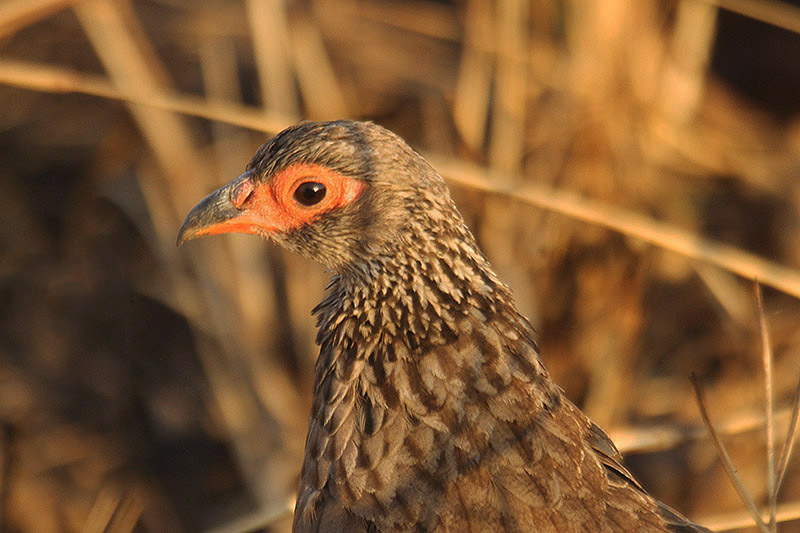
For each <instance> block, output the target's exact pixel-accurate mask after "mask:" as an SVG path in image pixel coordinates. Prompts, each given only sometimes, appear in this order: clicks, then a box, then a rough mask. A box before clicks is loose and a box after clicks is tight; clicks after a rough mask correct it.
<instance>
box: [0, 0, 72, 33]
mask: <svg viewBox="0 0 800 533" xmlns="http://www.w3.org/2000/svg"><path fill="white" fill-rule="evenodd" d="M78 1H80V0H5V2H4V3H3V4H0V38H2V37H5V36H7V35H12V34H14V33H15V32H17V31H19V30H21V29H22V28H24V27H26V26H30V25H31V24H34V23H35V22H37V21H39V20H42V19H44V18H47V17H49V16H50V15H52V14H53V13H56V12H58V11H61V10H62V9H64V8H65V7H68V6H69V5H71V4H74V3H76V2H78Z"/></svg>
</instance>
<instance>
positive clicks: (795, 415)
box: [775, 381, 800, 492]
mask: <svg viewBox="0 0 800 533" xmlns="http://www.w3.org/2000/svg"><path fill="white" fill-rule="evenodd" d="M799 418H800V381H799V382H798V383H797V389H795V391H794V402H793V403H792V421H791V422H790V423H789V433H788V434H787V435H786V442H785V443H784V444H783V449H782V450H781V457H780V459H778V470H777V482H776V483H775V492H777V491H779V490H781V485H782V484H783V478H784V476H786V470H787V468H789V459H791V457H792V451H793V450H794V443H795V442H796V441H797V434H798V429H799V428H800V424H798V423H797V421H798V419H799Z"/></svg>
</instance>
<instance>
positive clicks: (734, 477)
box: [691, 374, 770, 533]
mask: <svg viewBox="0 0 800 533" xmlns="http://www.w3.org/2000/svg"><path fill="white" fill-rule="evenodd" d="M691 381H692V386H693V387H694V392H695V396H696V397H697V405H698V407H699V408H700V415H701V416H702V417H703V422H704V423H705V425H706V427H707V428H708V432H709V433H710V434H711V440H712V441H713V442H714V446H716V448H717V453H718V455H719V459H720V461H721V462H722V466H724V467H725V471H726V472H727V473H728V477H730V479H731V481H732V482H733V486H734V487H735V488H736V492H738V493H739V497H740V498H741V499H742V502H744V505H745V507H747V510H748V511H750V516H752V517H753V520H754V521H755V523H756V525H757V526H758V528H759V529H760V530H761V532H762V533H770V531H769V529H768V528H767V524H765V523H764V520H763V519H762V518H761V513H760V512H759V510H758V506H756V504H755V502H754V501H753V498H751V497H750V493H749V492H747V488H746V487H745V486H744V483H743V482H742V478H741V477H739V473H738V471H737V470H736V466H734V464H733V461H732V460H731V456H730V455H729V454H728V450H727V449H726V448H725V445H724V444H723V443H722V440H721V439H720V438H719V435H718V434H717V430H716V429H714V425H713V424H712V423H711V418H710V417H709V415H708V404H707V402H706V394H705V391H704V390H703V387H702V385H701V384H700V380H699V379H698V378H697V376H695V375H694V374H692V376H691Z"/></svg>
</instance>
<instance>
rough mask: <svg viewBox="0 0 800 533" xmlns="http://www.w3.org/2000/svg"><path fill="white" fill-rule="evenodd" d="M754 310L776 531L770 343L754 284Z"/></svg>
mask: <svg viewBox="0 0 800 533" xmlns="http://www.w3.org/2000/svg"><path fill="white" fill-rule="evenodd" d="M755 293H756V308H757V310H758V328H759V331H760V332H761V363H762V365H763V367H764V410H765V412H766V418H767V425H766V434H767V498H768V499H769V530H770V531H771V532H772V533H775V531H776V527H777V526H776V525H775V513H776V512H777V506H778V493H777V489H776V477H775V420H774V414H775V413H774V405H773V386H772V343H771V342H770V337H769V330H768V329H767V318H766V316H765V314H764V298H763V296H762V294H761V285H759V283H758V280H756V283H755Z"/></svg>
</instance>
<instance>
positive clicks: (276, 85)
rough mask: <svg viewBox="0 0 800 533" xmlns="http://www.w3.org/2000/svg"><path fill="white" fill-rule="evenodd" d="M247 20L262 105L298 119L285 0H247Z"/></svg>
mask: <svg viewBox="0 0 800 533" xmlns="http://www.w3.org/2000/svg"><path fill="white" fill-rule="evenodd" d="M246 5H247V20H248V22H249V23H250V35H251V38H252V39H253V52H254V54H255V58H256V65H257V66H258V74H259V80H260V82H261V98H262V100H261V104H262V105H261V106H262V108H264V109H272V110H275V111H278V112H280V113H284V114H286V115H287V116H290V117H292V118H297V117H299V109H300V107H299V104H298V102H297V95H296V94H295V90H294V76H293V74H292V72H293V68H292V60H291V55H290V40H289V23H288V18H287V14H286V3H285V2H284V0H247V2H246Z"/></svg>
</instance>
